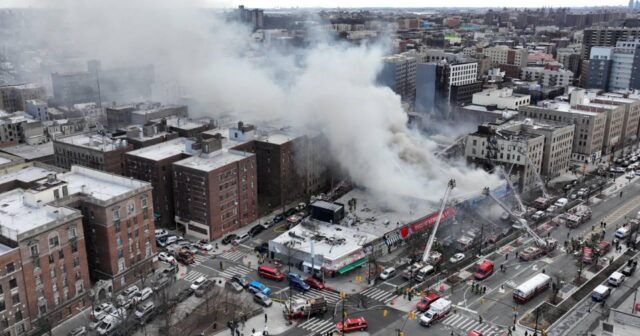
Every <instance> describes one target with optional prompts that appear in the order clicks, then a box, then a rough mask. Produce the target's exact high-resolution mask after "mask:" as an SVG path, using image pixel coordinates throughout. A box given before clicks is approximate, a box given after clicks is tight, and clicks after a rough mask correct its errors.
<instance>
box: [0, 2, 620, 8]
mask: <svg viewBox="0 0 640 336" xmlns="http://www.w3.org/2000/svg"><path fill="white" fill-rule="evenodd" d="M73 1H78V2H82V0H0V8H16V7H18V8H23V7H43V6H55V4H56V3H60V2H73ZM132 2H135V0H133V1H132ZM183 3H185V4H195V5H197V6H202V5H203V4H204V5H205V6H207V7H237V6H238V5H245V6H247V7H250V8H275V7H286V8H288V7H329V8H335V7H342V8H346V7H437V6H441V5H443V4H446V5H447V6H448V7H478V6H483V7H583V6H602V5H605V4H606V5H608V6H626V5H627V4H628V3H629V2H628V0H607V1H602V0H528V1H522V2H516V1H513V0H488V1H482V2H479V1H477V0H449V1H447V2H446V3H443V2H440V1H435V0H426V1H425V0H184V1H183Z"/></svg>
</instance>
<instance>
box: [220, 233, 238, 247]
mask: <svg viewBox="0 0 640 336" xmlns="http://www.w3.org/2000/svg"><path fill="white" fill-rule="evenodd" d="M236 238H238V235H237V234H235V233H230V234H228V235H226V236H225V237H224V238H222V245H228V244H231V242H232V241H233V240H235V239H236Z"/></svg>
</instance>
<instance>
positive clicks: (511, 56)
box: [482, 46, 529, 68]
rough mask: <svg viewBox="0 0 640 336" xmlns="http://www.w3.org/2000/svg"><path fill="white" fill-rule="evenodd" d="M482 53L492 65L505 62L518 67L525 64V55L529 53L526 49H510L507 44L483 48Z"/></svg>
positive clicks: (495, 65)
mask: <svg viewBox="0 0 640 336" xmlns="http://www.w3.org/2000/svg"><path fill="white" fill-rule="evenodd" d="M482 54H483V55H485V56H487V57H489V59H490V60H491V66H493V67H497V66H498V65H501V64H507V65H515V66H517V67H519V68H523V67H526V66H527V56H528V55H529V53H528V51H527V50H526V49H511V48H509V47H508V46H495V47H489V48H483V49H482Z"/></svg>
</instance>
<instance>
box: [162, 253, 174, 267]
mask: <svg viewBox="0 0 640 336" xmlns="http://www.w3.org/2000/svg"><path fill="white" fill-rule="evenodd" d="M158 260H160V261H162V262H166V263H168V264H175V263H176V258H174V257H173V256H172V255H170V254H169V253H167V252H160V253H158Z"/></svg>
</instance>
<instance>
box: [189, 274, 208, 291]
mask: <svg viewBox="0 0 640 336" xmlns="http://www.w3.org/2000/svg"><path fill="white" fill-rule="evenodd" d="M205 281H207V278H205V277H203V276H201V277H199V278H197V279H196V281H194V282H193V283H192V284H191V289H193V290H197V289H198V288H200V286H202V284H203V283H204V282H205Z"/></svg>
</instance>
